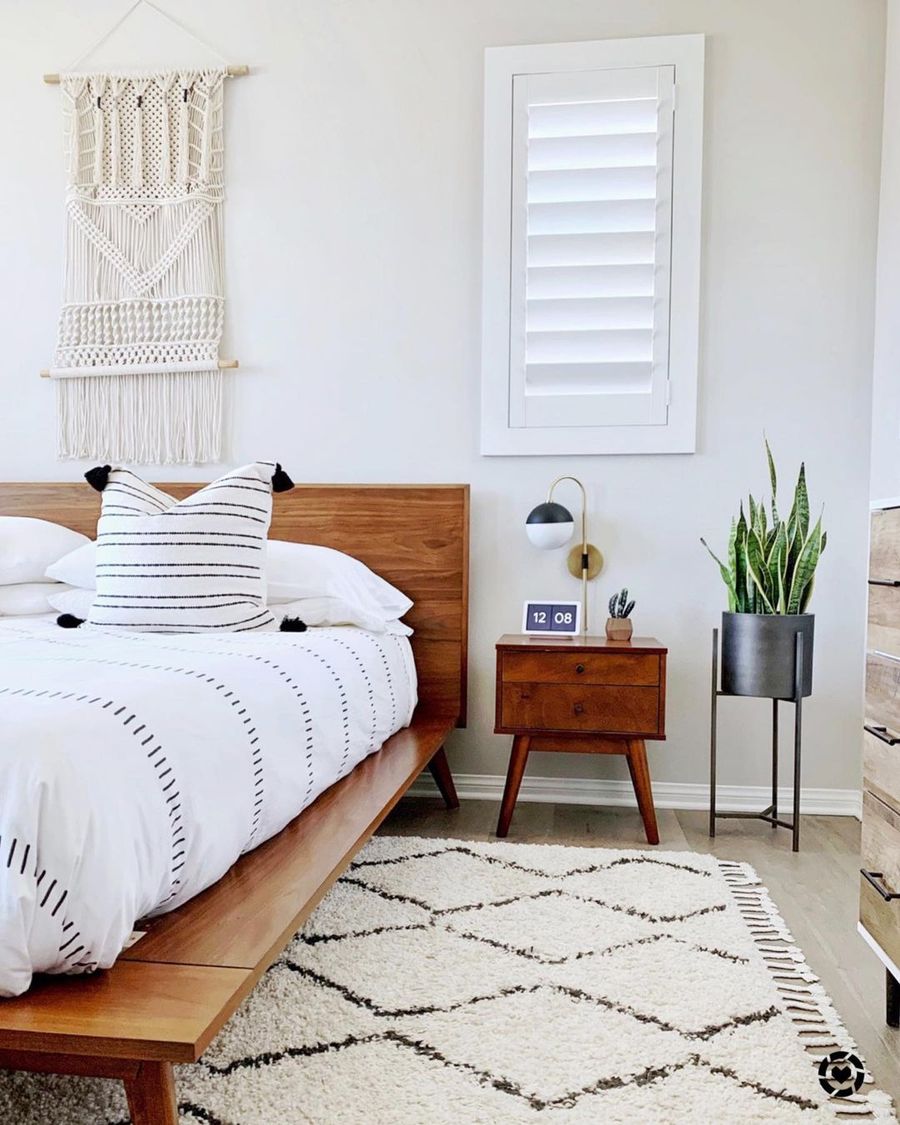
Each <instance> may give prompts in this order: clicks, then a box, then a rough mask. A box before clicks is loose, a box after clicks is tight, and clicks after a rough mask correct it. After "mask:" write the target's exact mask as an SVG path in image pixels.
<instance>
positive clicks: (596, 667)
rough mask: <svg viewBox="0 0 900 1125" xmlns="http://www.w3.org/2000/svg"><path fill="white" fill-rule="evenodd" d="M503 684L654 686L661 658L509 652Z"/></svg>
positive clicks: (640, 654) (657, 679)
mask: <svg viewBox="0 0 900 1125" xmlns="http://www.w3.org/2000/svg"><path fill="white" fill-rule="evenodd" d="M503 680H504V683H533V682H534V681H536V680H540V681H542V682H544V683H550V684H580V683H585V684H630V685H632V686H635V687H637V686H645V687H655V686H656V685H657V684H658V683H659V657H658V656H657V655H656V654H655V653H653V654H647V653H636V654H633V655H632V654H631V653H624V652H623V653H618V652H603V653H597V652H507V653H504V655H503Z"/></svg>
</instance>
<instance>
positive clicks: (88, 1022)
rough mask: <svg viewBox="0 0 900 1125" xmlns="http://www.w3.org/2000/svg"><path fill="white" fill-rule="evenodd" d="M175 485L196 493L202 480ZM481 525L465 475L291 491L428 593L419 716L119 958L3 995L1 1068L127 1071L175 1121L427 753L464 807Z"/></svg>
mask: <svg viewBox="0 0 900 1125" xmlns="http://www.w3.org/2000/svg"><path fill="white" fill-rule="evenodd" d="M161 487H162V488H164V489H165V490H166V491H167V492H169V493H171V494H172V495H175V496H179V497H180V496H185V495H188V494H189V493H190V492H192V491H193V489H194V488H195V487H196V486H195V485H184V484H181V485H177V484H176V485H172V484H164V485H162V486H161ZM97 510H98V504H97V496H96V493H93V492H92V491H91V489H90V488H88V487H87V486H86V485H82V484H71V483H70V484H0V515H19V516H36V517H39V518H42V519H47V520H52V521H54V522H56V523H62V524H66V525H67V526H69V527H72V528H75V529H76V530H78V531H82V532H84V533H85V534H88V535H93V534H94V532H95V530H96V520H97ZM468 525H469V490H468V486H465V485H422V486H405V485H397V486H380V485H377V486H356V485H309V486H298V487H297V488H295V489H294V490H293V491H292V492H287V493H284V494H282V495H280V496H278V497H277V498H276V504H275V515H274V518H273V521H272V530H271V532H270V534H271V536H272V537H273V538H278V539H291V540H294V541H297V542H305V543H319V544H322V545H325V546H330V547H335V548H337V549H338V550H341V551H345V552H346V553H348V554H351V555H354V556H356V557H357V558H359V559H362V561H363V562H365V563H366V564H367V565H369V566H370V567H372V568H373V569H374V570H376V571H377V572H378V573H379V574H382V575H383V576H384V577H385V578H387V579H388V581H390V582H392V583H394V584H395V585H396V586H398V587H399V588H400V589H402V590H403V591H404V592H406V593H407V594H408V595H409V596H410V597H411V598H413V599H414V601H415V608H414V609H413V610H412V611H411V613H410V614H409V615H408V617H407V620H408V621H409V623H410V624H411V625H412V626H413V628H414V629H415V636H414V637H413V638H412V646H413V649H414V651H415V657H416V667H417V671H418V677H419V706H418V707H417V709H416V712H415V715H414V718H413V722H412V724H411V725H410V726H409V727H408V728H407V729H406V730H403V731H400V732H399V733H398V734H396V735H394V736H393V738H391V739H389V740H388V741H387V742H386V743H385V745H384V746H383V748H382V749H381V751H380V752H379V753H378V754H375V755H373V756H372V757H370V758H368V759H366V761H364V762H363V763H362V764H361V765H359V766H358V767H357V768H356V769H355V770H354V771H353V773H351V774H350V775H349V776H347V777H346V778H344V779H343V780H342V781H339V782H338V783H337V784H336V785H333V786H332V787H331V788H330V789H328V790H326V791H325V792H324V793H323V794H322V795H321V796H320V797H319V798H318V800H317V801H315V803H314V804H312V805H310V807H309V808H307V809H306V810H305V811H304V812H303V813H301V814H300V816H298V817H297V818H296V819H295V820H294V821H292V822H291V824H289V825H288V826H287V827H286V828H285V829H284V830H283V831H282V832H280V833H279V834H278V835H277V836H275V837H273V838H272V839H271V840H269V841H268V842H267V843H265V844H263V845H262V846H261V847H259V848H257V849H256V850H255V851H252V852H250V853H248V854H247V855H245V856H244V857H243V858H242V859H241V860H240V861H239V862H238V863H236V864H235V865H234V866H233V867H232V868H231V870H230V871H228V873H227V874H226V875H225V876H224V877H223V878H222V879H221V880H220V881H219V882H218V883H216V884H215V885H214V886H212V887H210V888H209V889H208V890H206V891H204V892H203V893H202V894H200V895H198V896H197V897H196V898H194V899H192V900H191V901H190V902H188V903H186V904H185V905H184V906H182V907H180V908H179V909H177V910H175V911H173V912H172V913H171V914H165V915H162V916H161V917H158V918H155V919H153V920H152V921H150V922H149V923H147V924H146V925H141V926H140V927H139V928H141V929H145V930H146V932H145V934H144V936H143V937H141V938H140V939H139V940H138V941H137V942H136V943H135V944H134V945H133V946H131V947H130V948H129V949H127V950H126V951H125V952H124V953H123V954H122V955H121V956H120V957H119V959H118V961H117V962H116V964H115V965H114V966H113V967H112V968H111V969H109V970H107V971H105V972H99V973H96V974H94V975H93V976H91V977H88V978H84V977H81V978H78V977H44V978H41V979H38V980H36V981H35V983H34V985H33V986H32V988H31V990H30V991H29V992H28V993H26V994H25V995H24V996H20V997H17V998H15V999H12V1000H0V1068H4V1067H5V1068H9V1069H17V1070H31V1071H42V1072H50V1073H58V1074H88V1075H97V1076H100V1077H106V1078H120V1079H122V1080H124V1083H125V1088H126V1092H127V1095H128V1105H129V1108H130V1111H131V1117H132V1121H133V1122H134V1125H174V1123H175V1122H177V1120H178V1112H177V1108H176V1097H175V1085H174V1080H173V1073H172V1065H173V1063H187V1062H194V1061H196V1060H197V1059H198V1058H199V1056H200V1055H201V1053H202V1052H203V1051H204V1050H205V1048H206V1047H207V1045H208V1044H209V1042H210V1041H211V1040H212V1038H213V1036H214V1035H215V1034H216V1033H217V1032H218V1031H219V1029H220V1028H221V1027H222V1026H223V1024H224V1023H225V1022H226V1021H227V1020H228V1019H229V1017H230V1016H231V1015H232V1014H233V1012H234V1011H235V1009H236V1008H237V1007H238V1005H239V1004H240V1003H241V1001H242V1000H243V999H244V997H245V996H247V994H248V993H249V992H250V990H251V989H252V988H253V986H254V985H255V984H256V982H257V981H258V980H259V979H260V977H261V976H262V974H263V973H264V972H265V971H266V969H267V968H268V967H269V966H270V965H271V964H272V963H273V961H275V959H276V958H277V957H278V956H279V954H280V953H281V952H282V950H283V949H284V947H285V946H286V945H287V943H288V941H289V940H290V939H291V937H292V936H293V934H294V933H295V931H296V930H297V929H298V928H299V927H300V926H301V925H302V924H303V922H304V921H305V920H306V919H307V918H308V917H309V915H310V914H311V913H312V911H313V910H314V909H315V907H316V904H317V903H318V902H319V900H320V899H321V898H322V897H323V895H324V894H325V893H326V891H327V890H328V889H329V887H331V885H332V884H333V883H334V882H335V880H336V879H337V878H338V877H339V876H340V875H341V873H342V872H343V871H344V870H345V869H346V867H347V866H348V864H349V863H350V861H351V860H352V859H353V857H354V856H355V855H356V853H357V852H358V851H359V850H360V848H361V847H362V846H363V845H364V844H365V843H366V841H367V840H368V839H369V838H370V837H371V836H372V834H373V833H374V832H375V830H376V829H377V828H378V826H379V825H380V824H381V822H382V821H383V820H384V818H385V816H386V815H387V814H388V812H390V810H391V809H392V808H393V806H394V805H395V804H396V802H397V801H398V800H399V799H400V797H401V796H402V795H403V794H404V793H405V792H406V790H407V789H408V788H409V786H410V785H411V784H412V783H413V781H415V779H416V777H417V776H418V775H419V773H420V772H421V771H422V770H423V769H424V768H425V767H426V766H428V767H430V769H431V772H432V775H433V776H434V779H435V781H436V782H437V785H438V788H439V789H440V791H441V793H442V795H443V797H444V800H445V802H446V803H447V805H448V807H450V808H454V807H456V806H457V805H458V803H459V802H458V801H457V798H456V792H455V789H454V786H453V780H452V777H451V775H450V770H449V768H448V766H447V760H446V757H445V755H444V750H443V745H444V741H445V739H446V738H447V736H448V735H449V734H450V732H451V731H452V730H453V728H454V727H455V726H462V725H464V723H465V707H466V701H465V694H466V643H467V615H468Z"/></svg>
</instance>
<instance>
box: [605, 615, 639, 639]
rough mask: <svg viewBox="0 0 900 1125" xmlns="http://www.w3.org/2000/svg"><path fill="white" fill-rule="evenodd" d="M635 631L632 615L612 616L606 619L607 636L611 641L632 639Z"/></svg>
mask: <svg viewBox="0 0 900 1125" xmlns="http://www.w3.org/2000/svg"><path fill="white" fill-rule="evenodd" d="M633 632H634V627H633V625H632V624H631V618H630V617H610V618H608V619H607V621H606V636H607V639H608V640H610V641H630V640H631V634H632V633H633Z"/></svg>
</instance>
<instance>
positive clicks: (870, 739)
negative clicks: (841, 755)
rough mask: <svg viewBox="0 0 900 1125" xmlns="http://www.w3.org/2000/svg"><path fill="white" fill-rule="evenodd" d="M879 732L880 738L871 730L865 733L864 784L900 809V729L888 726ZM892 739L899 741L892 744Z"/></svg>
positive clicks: (883, 799) (876, 794) (877, 795)
mask: <svg viewBox="0 0 900 1125" xmlns="http://www.w3.org/2000/svg"><path fill="white" fill-rule="evenodd" d="M867 725H868V726H873V725H874V724H872V723H868V724H867ZM879 733H880V734H881V737H880V738H879V737H878V735H876V734H871V733H870V732H869V731H865V732H864V733H863V779H864V784H865V787H866V789H870V790H872V791H873V792H874V794H875V796H876V797H880V798H881V799H882V801H885V802H886V803H887V804H889V805H891V806H892V807H893V808H894V809H897V810H900V731H897V730H892V729H890V728H888V729H885V730H883V731H879ZM892 739H898V741H897V742H896V743H894V745H891V742H890V740H892Z"/></svg>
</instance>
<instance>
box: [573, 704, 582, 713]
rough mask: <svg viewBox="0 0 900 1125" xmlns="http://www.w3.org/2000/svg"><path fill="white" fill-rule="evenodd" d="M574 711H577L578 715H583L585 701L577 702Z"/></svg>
mask: <svg viewBox="0 0 900 1125" xmlns="http://www.w3.org/2000/svg"><path fill="white" fill-rule="evenodd" d="M574 711H575V714H576V715H583V714H584V704H583V703H576V704H575V707H574Z"/></svg>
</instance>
